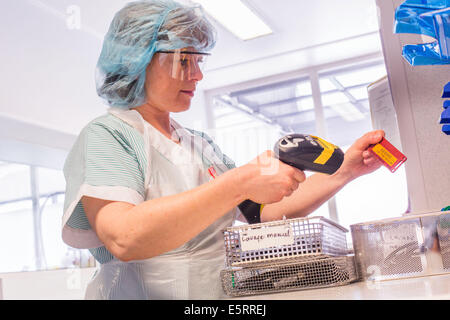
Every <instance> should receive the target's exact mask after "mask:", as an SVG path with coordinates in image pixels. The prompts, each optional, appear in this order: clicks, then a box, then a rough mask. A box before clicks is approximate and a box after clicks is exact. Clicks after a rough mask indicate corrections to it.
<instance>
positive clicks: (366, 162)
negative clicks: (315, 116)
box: [336, 130, 384, 181]
mask: <svg viewBox="0 0 450 320" xmlns="http://www.w3.org/2000/svg"><path fill="white" fill-rule="evenodd" d="M383 137H384V131H383V130H375V131H371V132H368V133H366V134H365V135H364V136H362V137H361V138H359V139H358V140H356V141H355V142H354V143H353V145H352V146H351V147H350V148H349V149H348V150H347V152H345V156H344V162H343V163H342V165H341V167H340V168H339V170H338V171H337V172H336V174H339V175H341V176H343V177H345V179H346V180H347V181H351V180H353V179H356V178H358V177H360V176H362V175H365V174H368V173H371V172H373V171H375V170H377V169H378V168H379V167H380V166H381V165H382V163H381V161H380V160H378V158H377V157H375V156H374V155H373V154H372V153H371V152H370V151H368V150H367V148H368V147H369V146H370V145H372V144H376V143H378V142H380V141H381V139H382V138H383Z"/></svg>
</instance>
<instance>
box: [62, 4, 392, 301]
mask: <svg viewBox="0 0 450 320" xmlns="http://www.w3.org/2000/svg"><path fill="white" fill-rule="evenodd" d="M213 46H214V31H213V28H212V26H211V25H210V23H209V22H208V21H207V20H206V19H205V17H204V16H203V14H202V12H201V10H200V8H194V7H188V6H184V5H181V4H178V3H176V2H173V1H171V0H170V1H156V0H155V1H139V2H133V3H129V4H128V5H126V6H125V7H124V8H123V9H122V10H120V11H119V12H118V13H117V14H116V16H115V17H114V19H113V21H112V23H111V27H110V29H109V31H108V33H107V35H106V37H105V41H104V45H103V49H102V53H101V55H100V58H99V62H98V73H97V90H98V93H99V95H100V96H101V97H103V98H104V99H105V100H106V101H107V103H108V104H109V105H110V106H111V107H112V108H110V109H109V112H108V114H106V115H104V116H101V117H99V118H97V119H95V120H93V121H91V122H90V123H89V124H88V125H87V126H86V127H85V128H84V129H83V130H82V132H81V133H80V135H79V137H78V139H77V141H76V143H75V145H74V146H73V149H72V150H71V152H70V154H69V156H68V158H67V160H66V164H65V167H64V173H65V177H66V181H67V190H66V201H65V207H64V217H63V230H62V235H63V239H64V241H65V242H66V243H67V244H69V245H71V246H73V247H76V248H89V250H90V251H91V253H92V254H93V255H94V257H95V258H96V260H97V261H98V262H99V263H100V264H101V267H100V269H99V270H98V271H97V272H96V274H95V276H94V278H93V279H92V281H91V282H90V284H89V286H88V289H87V292H86V298H87V299H217V298H221V297H223V290H222V288H221V285H220V280H219V272H220V270H221V269H222V268H223V267H224V252H223V235H222V230H223V229H224V228H226V227H229V226H231V225H232V223H233V221H234V219H236V217H237V216H238V214H239V210H238V209H237V206H238V205H239V204H240V203H242V202H243V201H244V200H246V199H250V200H253V201H254V202H257V203H262V204H265V206H264V208H263V210H262V211H261V215H260V217H259V218H260V220H261V221H269V220H276V219H280V218H281V217H283V216H286V217H288V218H292V217H300V216H305V215H307V214H308V213H310V212H312V211H313V210H314V209H316V208H318V207H319V206H320V205H321V204H322V203H323V202H324V201H326V200H327V199H329V198H330V197H331V196H333V195H334V194H335V193H336V192H337V191H338V190H339V189H340V188H342V187H343V186H344V185H345V184H346V183H347V182H349V181H351V180H353V179H354V178H356V177H358V176H360V175H363V174H366V173H369V172H372V171H373V170H375V169H377V168H378V167H379V163H378V162H377V160H376V159H375V158H373V157H371V156H370V155H369V154H368V152H367V151H365V150H366V149H367V147H368V146H369V145H370V144H373V143H377V142H378V141H380V140H381V137H382V135H383V132H382V131H376V132H372V133H369V134H366V135H365V136H364V137H362V138H360V139H359V140H358V141H356V142H355V144H354V145H353V146H352V147H351V148H350V149H349V150H348V151H347V153H346V155H345V160H344V163H343V164H342V166H341V168H340V169H339V170H338V171H337V172H336V173H335V174H333V175H330V176H328V175H323V174H316V175H313V176H311V177H309V178H308V179H306V180H305V175H304V173H303V172H302V171H300V170H298V169H295V168H293V167H290V166H288V165H286V164H284V163H281V162H280V161H278V160H277V159H275V158H274V157H273V156H272V153H271V152H270V151H267V152H265V153H263V154H261V155H260V156H258V157H257V158H256V159H255V160H253V161H252V162H250V163H248V164H246V165H244V166H242V167H239V168H236V167H235V166H234V164H233V162H232V161H231V160H230V159H229V158H227V157H226V156H225V155H223V154H222V153H220V150H219V149H218V148H217V146H216V145H214V143H213V142H212V141H211V139H209V138H208V137H207V136H206V135H204V134H202V133H199V132H196V131H193V130H189V129H186V128H183V127H182V126H180V125H179V124H178V123H177V122H175V121H174V120H173V119H171V117H170V113H171V112H182V111H185V110H187V109H189V107H190V102H191V99H192V97H193V95H194V93H195V88H196V85H197V83H198V81H200V80H202V78H203V74H202V72H201V69H200V68H199V65H200V64H201V63H202V61H203V60H204V58H205V57H206V56H207V51H209V50H210V49H211V48H212V47H213ZM273 168H277V170H271V169H273ZM211 173H213V174H214V173H215V178H213V177H212V176H211ZM300 184H301V186H300V187H299V185H300Z"/></svg>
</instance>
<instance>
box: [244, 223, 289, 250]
mask: <svg viewBox="0 0 450 320" xmlns="http://www.w3.org/2000/svg"><path fill="white" fill-rule="evenodd" d="M239 237H240V240H241V250H242V251H249V250H260V249H265V248H270V247H276V246H284V245H291V244H294V235H293V234H292V227H291V225H283V226H273V227H266V228H259V229H253V230H246V231H243V232H242V233H241V234H240V235H239Z"/></svg>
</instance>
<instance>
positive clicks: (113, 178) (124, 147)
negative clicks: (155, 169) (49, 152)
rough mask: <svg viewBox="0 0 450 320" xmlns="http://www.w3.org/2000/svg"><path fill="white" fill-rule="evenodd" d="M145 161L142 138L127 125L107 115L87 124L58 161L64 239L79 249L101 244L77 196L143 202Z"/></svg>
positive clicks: (145, 154)
mask: <svg viewBox="0 0 450 320" xmlns="http://www.w3.org/2000/svg"><path fill="white" fill-rule="evenodd" d="M146 164H147V153H146V152H145V147H144V141H143V138H142V136H141V135H140V134H139V132H137V131H136V130H135V129H134V128H133V127H131V126H129V125H128V124H126V123H124V122H122V121H121V120H119V119H116V118H113V117H112V116H105V117H103V118H101V119H97V120H96V121H93V122H91V123H90V124H89V125H87V126H86V127H85V128H84V129H83V130H82V132H81V133H80V135H79V137H78V139H77V141H76V142H75V144H74V146H73V147H72V149H71V151H70V152H69V155H68V157H67V159H66V162H65V164H64V176H65V179H66V195H65V202H64V215H63V224H62V237H63V240H64V242H65V243H67V244H68V245H70V246H72V247H75V248H83V249H86V248H98V247H101V246H103V244H102V243H101V241H100V240H99V239H98V237H97V235H96V234H95V232H94V231H93V230H92V228H91V226H90V224H89V221H88V219H87V217H86V214H85V212H84V209H83V205H82V203H81V198H82V197H83V196H90V197H94V198H99V199H104V200H111V201H122V202H128V203H132V204H135V205H136V204H139V203H141V202H143V201H144V200H145V174H146V168H147V165H146Z"/></svg>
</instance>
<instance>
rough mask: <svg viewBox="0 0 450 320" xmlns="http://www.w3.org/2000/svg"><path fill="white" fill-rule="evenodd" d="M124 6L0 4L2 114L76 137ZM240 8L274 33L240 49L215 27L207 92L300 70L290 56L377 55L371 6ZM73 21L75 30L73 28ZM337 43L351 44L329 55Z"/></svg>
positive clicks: (300, 0)
mask: <svg viewBox="0 0 450 320" xmlns="http://www.w3.org/2000/svg"><path fill="white" fill-rule="evenodd" d="M181 1H184V2H187V1H189V0H181ZM127 2H128V1H125V0H19V1H1V2H0V10H1V11H2V12H3V17H2V20H1V21H0V26H1V28H0V35H1V39H2V47H3V49H2V51H1V52H0V59H1V60H2V61H3V63H4V66H3V67H2V68H3V70H2V73H3V77H2V78H1V79H0V85H1V86H2V88H4V89H5V88H6V90H4V91H2V95H1V96H0V115H10V116H11V117H16V118H20V119H27V121H30V122H33V123H34V124H42V125H45V126H48V127H51V128H54V129H57V130H62V131H65V132H79V130H80V125H81V124H82V123H86V119H91V118H93V117H94V116H96V115H99V114H100V113H102V112H104V105H102V104H101V102H100V101H99V99H98V97H97V95H96V92H95V84H94V70H95V65H96V62H97V59H98V55H99V53H100V50H101V45H102V39H103V36H104V34H105V33H106V31H107V29H108V27H109V23H110V21H111V19H112V17H113V16H114V14H115V12H117V11H118V10H119V9H120V8H121V7H123V5H124V4H125V3H127ZM244 2H245V3H246V4H247V5H248V6H249V7H251V8H252V9H253V10H254V11H255V12H256V13H257V14H258V15H259V16H260V17H262V18H263V19H264V20H265V21H266V22H267V23H268V24H269V26H270V27H271V28H272V29H273V30H274V32H273V34H271V35H269V36H266V37H261V38H257V39H253V40H249V41H245V42H243V41H240V40H239V39H237V38H236V37H235V36H234V35H232V34H231V33H229V32H228V31H227V30H225V29H224V28H222V27H221V26H220V25H218V24H217V23H215V22H214V21H213V23H214V24H215V25H216V28H217V30H218V41H217V45H216V47H215V49H214V50H213V55H212V56H211V59H209V61H208V72H209V73H210V74H211V76H210V80H208V81H209V82H208V81H206V80H204V81H203V82H204V83H205V88H212V87H218V86H222V85H224V84H225V83H227V84H229V83H233V82H235V83H236V82H239V81H244V80H248V79H251V78H258V77H261V76H268V75H270V74H274V73H277V72H281V71H286V70H290V69H292V68H294V67H298V66H300V64H299V63H298V61H297V60H296V59H297V58H296V57H294V56H293V55H294V54H297V53H299V52H303V53H304V57H302V59H303V60H302V62H301V64H303V65H309V64H311V63H314V64H320V63H323V62H330V61H333V60H335V59H340V58H341V57H346V56H349V55H354V56H357V55H359V54H365V53H368V52H379V51H381V48H380V44H379V41H377V40H376V39H377V37H378V33H377V29H378V28H377V16H376V6H375V0H340V1H336V0H314V1H309V0H283V1H273V0H245V1H244ZM77 13H79V15H77ZM77 17H78V18H79V22H80V24H79V25H80V28H79V29H78V28H75V29H74V28H71V27H70V26H71V25H72V26H73V23H74V20H73V19H75V20H76V19H77ZM75 22H76V21H75ZM71 23H72V24H71ZM373 37H375V38H374V39H375V41H372V40H371V39H373ZM364 39H366V40H365V41H366V42H364ZM367 39H369V40H370V41H369V43H370V44H369V45H368V44H367V43H368V42H367ZM359 40H361V41H360V42H358V41H359ZM340 43H348V44H349V45H348V46H347V47H345V48H344V47H342V48H340V49H339V50H335V49H332V46H333V45H334V44H340ZM294 63H297V64H296V65H294ZM68 118H70V119H71V121H70V122H67V119H68Z"/></svg>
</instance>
